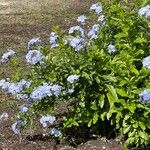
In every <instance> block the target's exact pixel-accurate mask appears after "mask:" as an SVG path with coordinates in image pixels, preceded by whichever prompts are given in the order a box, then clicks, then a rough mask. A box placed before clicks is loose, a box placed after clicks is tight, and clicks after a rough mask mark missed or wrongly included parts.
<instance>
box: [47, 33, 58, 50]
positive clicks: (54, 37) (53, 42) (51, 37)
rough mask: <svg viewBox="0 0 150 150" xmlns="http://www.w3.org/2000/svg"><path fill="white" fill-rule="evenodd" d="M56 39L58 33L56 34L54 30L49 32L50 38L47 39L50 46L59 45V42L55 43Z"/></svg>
mask: <svg viewBox="0 0 150 150" xmlns="http://www.w3.org/2000/svg"><path fill="white" fill-rule="evenodd" d="M57 40H58V35H56V33H55V32H51V34H50V40H49V42H50V44H51V48H54V47H57V46H59V44H57Z"/></svg>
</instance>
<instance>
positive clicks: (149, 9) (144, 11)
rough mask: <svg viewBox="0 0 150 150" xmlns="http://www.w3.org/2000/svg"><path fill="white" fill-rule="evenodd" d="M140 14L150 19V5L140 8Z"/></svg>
mask: <svg viewBox="0 0 150 150" xmlns="http://www.w3.org/2000/svg"><path fill="white" fill-rule="evenodd" d="M138 14H139V15H140V16H143V15H144V16H145V17H146V18H147V19H150V5H147V6H145V7H142V8H140V9H139V11H138Z"/></svg>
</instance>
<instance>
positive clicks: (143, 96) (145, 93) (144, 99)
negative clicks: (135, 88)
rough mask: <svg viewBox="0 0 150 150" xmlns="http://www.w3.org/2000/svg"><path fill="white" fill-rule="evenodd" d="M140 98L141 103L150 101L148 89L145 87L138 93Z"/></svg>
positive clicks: (149, 90)
mask: <svg viewBox="0 0 150 150" xmlns="http://www.w3.org/2000/svg"><path fill="white" fill-rule="evenodd" d="M139 97H140V99H141V100H142V102H143V103H145V102H147V103H149V102H150V89H146V90H144V91H143V92H141V93H140V94H139Z"/></svg>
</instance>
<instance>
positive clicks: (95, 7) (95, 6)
mask: <svg viewBox="0 0 150 150" xmlns="http://www.w3.org/2000/svg"><path fill="white" fill-rule="evenodd" d="M90 10H94V11H95V12H96V13H97V14H100V13H101V12H102V11H103V9H102V6H101V5H100V4H99V3H96V4H93V5H92V6H91V7H90Z"/></svg>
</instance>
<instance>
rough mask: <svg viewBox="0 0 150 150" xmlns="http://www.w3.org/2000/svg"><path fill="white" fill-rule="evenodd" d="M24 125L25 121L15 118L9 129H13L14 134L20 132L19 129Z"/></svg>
mask: <svg viewBox="0 0 150 150" xmlns="http://www.w3.org/2000/svg"><path fill="white" fill-rule="evenodd" d="M24 125H25V122H22V121H21V120H17V121H16V122H15V123H14V124H12V125H11V129H12V130H13V131H14V133H15V134H20V129H21V127H23V126H24Z"/></svg>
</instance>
